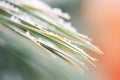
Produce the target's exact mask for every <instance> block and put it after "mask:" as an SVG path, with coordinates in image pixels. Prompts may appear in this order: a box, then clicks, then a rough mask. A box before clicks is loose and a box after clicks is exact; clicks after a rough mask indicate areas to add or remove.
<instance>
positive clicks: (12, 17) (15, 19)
mask: <svg viewBox="0 0 120 80" xmlns="http://www.w3.org/2000/svg"><path fill="white" fill-rule="evenodd" d="M10 20H12V21H14V22H16V23H20V20H19V19H18V18H16V17H15V16H11V18H10Z"/></svg>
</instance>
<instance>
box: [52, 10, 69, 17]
mask: <svg viewBox="0 0 120 80" xmlns="http://www.w3.org/2000/svg"><path fill="white" fill-rule="evenodd" d="M53 12H54V13H55V14H56V15H58V16H60V17H63V18H66V19H70V15H69V14H68V13H63V12H62V10H61V9H59V8H54V9H53Z"/></svg>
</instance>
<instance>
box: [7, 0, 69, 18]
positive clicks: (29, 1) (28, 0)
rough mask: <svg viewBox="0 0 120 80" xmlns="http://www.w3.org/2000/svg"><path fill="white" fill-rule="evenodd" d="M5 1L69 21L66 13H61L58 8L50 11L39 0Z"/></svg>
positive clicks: (48, 7) (47, 6) (49, 8)
mask: <svg viewBox="0 0 120 80" xmlns="http://www.w3.org/2000/svg"><path fill="white" fill-rule="evenodd" d="M7 1H10V2H12V3H15V4H17V5H20V6H27V7H31V8H34V9H38V10H40V11H43V12H45V13H50V14H51V13H52V14H55V15H56V16H60V17H62V18H65V19H70V16H69V14H68V13H63V12H62V11H61V9H59V8H54V9H52V8H51V7H50V6H49V5H47V4H45V3H44V2H42V1H41V0H7Z"/></svg>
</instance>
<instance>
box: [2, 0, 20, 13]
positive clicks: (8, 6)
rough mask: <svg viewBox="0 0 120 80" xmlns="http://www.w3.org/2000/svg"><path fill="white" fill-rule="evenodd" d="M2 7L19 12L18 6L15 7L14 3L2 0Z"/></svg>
mask: <svg viewBox="0 0 120 80" xmlns="http://www.w3.org/2000/svg"><path fill="white" fill-rule="evenodd" d="M0 8H4V9H7V10H11V11H14V12H16V13H18V12H19V9H18V8H15V7H14V6H13V5H10V4H9V3H6V2H5V1H0Z"/></svg>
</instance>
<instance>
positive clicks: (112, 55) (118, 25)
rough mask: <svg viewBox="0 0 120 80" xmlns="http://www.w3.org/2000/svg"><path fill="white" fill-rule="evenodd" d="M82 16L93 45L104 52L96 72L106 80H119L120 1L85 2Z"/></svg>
mask: <svg viewBox="0 0 120 80" xmlns="http://www.w3.org/2000/svg"><path fill="white" fill-rule="evenodd" d="M83 16H84V17H85V20H86V21H85V22H86V24H87V26H88V28H89V31H90V33H91V34H92V36H91V37H92V38H93V39H94V42H95V44H96V45H97V46H99V47H100V49H101V50H102V51H103V52H104V56H102V57H101V58H100V59H99V61H98V62H99V63H98V65H97V66H98V70H99V71H100V72H101V73H102V74H104V76H106V77H107V80H120V0H87V1H86V3H85V5H84V7H83ZM99 80H103V79H102V78H101V79H99ZM105 80H106V79H105Z"/></svg>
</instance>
